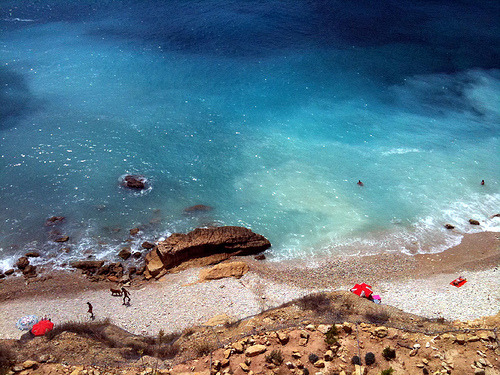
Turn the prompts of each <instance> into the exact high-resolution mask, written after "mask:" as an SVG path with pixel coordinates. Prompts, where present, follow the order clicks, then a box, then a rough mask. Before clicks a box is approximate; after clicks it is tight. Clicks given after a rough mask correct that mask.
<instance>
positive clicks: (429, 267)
mask: <svg viewBox="0 0 500 375" xmlns="http://www.w3.org/2000/svg"><path fill="white" fill-rule="evenodd" d="M471 246H473V247H474V249H471ZM472 250H474V254H475V255H471V252H472ZM471 256H474V257H475V259H476V262H473V263H470V262H469V257H471ZM499 258H500V251H499V239H498V234H497V233H489V232H485V233H479V234H474V235H470V236H466V238H464V240H463V241H462V244H460V245H458V246H456V247H454V248H451V249H449V250H447V251H445V252H444V253H441V254H434V255H426V256H420V257H410V256H403V255H397V256H396V255H390V256H388V257H384V256H382V257H376V256H375V257H364V258H362V259H355V258H348V259H342V260H331V259H330V260H326V259H325V260H324V262H323V263H322V264H320V265H319V266H314V267H311V266H309V267H307V266H305V265H303V264H302V265H301V266H300V268H299V265H297V264H275V263H271V262H258V261H255V260H253V259H252V258H248V259H245V261H247V262H248V263H249V265H250V271H249V272H248V273H247V274H245V275H244V276H243V277H242V278H240V279H235V278H224V279H219V280H212V281H206V282H199V272H200V269H199V268H192V269H188V270H184V271H181V272H179V273H175V274H167V275H165V276H163V277H162V278H161V279H159V280H156V281H149V282H139V283H135V284H133V285H131V286H130V287H129V291H130V293H131V297H132V301H131V304H130V305H129V306H124V305H122V299H121V298H120V297H113V296H111V293H110V291H109V287H110V285H111V283H106V282H100V283H91V282H89V281H88V280H85V279H84V278H83V276H81V275H79V273H78V272H72V273H65V274H63V276H61V277H59V276H58V275H57V274H55V275H52V276H50V277H47V278H45V280H43V278H42V281H37V282H30V283H25V282H24V280H21V278H17V280H14V278H13V279H11V280H7V281H5V280H4V281H3V282H2V284H0V285H1V289H0V302H1V305H0V306H1V307H0V313H1V315H2V319H1V320H0V339H18V338H19V337H20V336H21V335H22V333H23V332H22V331H19V330H18V329H17V328H16V326H15V323H16V321H17V319H18V318H19V317H21V316H24V315H28V314H34V315H37V316H39V317H43V316H47V317H50V318H51V319H52V321H53V322H54V323H55V324H57V323H61V322H65V321H70V320H72V321H89V320H90V318H89V314H87V304H86V302H88V301H89V302H91V303H92V305H93V307H94V314H95V317H96V319H104V318H109V319H110V320H111V322H112V323H114V324H116V325H118V326H119V327H121V328H123V329H125V330H127V331H130V332H132V333H134V334H141V335H156V334H158V332H159V331H160V330H164V331H165V332H178V331H182V330H183V329H185V328H188V327H190V326H193V325H200V324H204V323H206V322H207V321H208V320H209V319H211V318H213V317H215V316H218V315H222V314H226V315H227V316H229V318H230V319H232V320H239V319H243V318H247V317H250V316H253V315H256V314H259V313H260V312H262V311H264V310H267V309H270V308H273V307H277V306H279V305H281V304H283V303H285V302H288V301H291V300H293V299H296V298H299V297H301V296H304V295H306V294H309V293H313V292H316V291H334V290H348V289H349V288H350V287H351V286H352V285H353V283H354V282H362V281H366V282H368V283H370V284H371V285H372V286H373V288H374V291H375V292H376V294H380V295H381V296H382V303H383V304H387V305H392V306H395V307H397V308H399V309H401V310H404V311H406V312H410V313H414V314H417V315H421V316H424V317H428V318H440V317H442V318H445V319H448V320H473V319H477V318H480V317H483V316H490V315H495V314H496V313H498V311H499V310H500V297H499V296H500V270H499V269H498V265H499ZM332 264H337V266H336V267H335V266H332ZM377 270H378V271H377ZM450 271H452V272H450ZM340 274H341V275H343V276H342V277H341V276H339V275H340ZM458 276H463V277H465V278H467V280H468V281H467V283H466V284H465V285H464V286H462V287H461V288H456V287H454V286H452V285H450V282H451V281H452V280H453V279H454V278H456V277H458Z"/></svg>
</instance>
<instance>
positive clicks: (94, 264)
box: [70, 260, 104, 270]
mask: <svg viewBox="0 0 500 375" xmlns="http://www.w3.org/2000/svg"><path fill="white" fill-rule="evenodd" d="M103 265H104V261H103V260H77V261H74V262H71V263H70V266H71V267H73V268H78V269H81V270H88V269H97V268H101V267H102V266H103Z"/></svg>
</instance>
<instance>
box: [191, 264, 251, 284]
mask: <svg viewBox="0 0 500 375" xmlns="http://www.w3.org/2000/svg"><path fill="white" fill-rule="evenodd" d="M249 269H250V268H249V267H248V264H246V263H245V262H231V263H221V264H217V265H215V266H213V267H212V268H210V269H205V270H202V271H201V272H200V280H202V281H204V280H218V279H223V278H225V277H234V278H236V279H239V278H241V277H242V276H243V275H244V274H246V273H247V272H248V270H249Z"/></svg>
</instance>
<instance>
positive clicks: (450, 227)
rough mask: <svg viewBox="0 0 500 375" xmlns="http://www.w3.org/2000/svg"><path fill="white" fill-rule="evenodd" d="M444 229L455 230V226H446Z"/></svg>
mask: <svg viewBox="0 0 500 375" xmlns="http://www.w3.org/2000/svg"><path fill="white" fill-rule="evenodd" d="M444 227H445V228H446V229H455V226H454V225H451V224H445V225H444Z"/></svg>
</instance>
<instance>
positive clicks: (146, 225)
mask: <svg viewBox="0 0 500 375" xmlns="http://www.w3.org/2000/svg"><path fill="white" fill-rule="evenodd" d="M165 3H166V4H165ZM0 5H1V10H0V29H1V37H0V40H1V43H0V64H1V66H0V83H1V84H2V89H1V91H0V107H1V108H2V109H1V112H0V173H1V181H2V184H0V255H1V260H0V270H1V269H2V268H7V267H9V266H10V265H12V262H13V260H14V259H15V258H16V257H17V256H19V255H22V254H23V253H24V252H26V251H27V250H28V249H33V248H37V249H42V250H43V253H44V256H45V258H44V259H43V261H46V260H47V258H50V259H52V260H51V261H52V262H53V263H54V264H61V263H63V262H65V261H66V260H67V259H68V257H81V256H87V255H89V254H92V255H95V256H96V257H98V258H110V259H111V258H113V257H114V256H115V255H116V253H117V251H118V250H119V249H120V248H121V247H123V246H125V245H130V244H132V248H134V249H135V248H136V247H137V245H138V243H140V242H141V241H142V240H144V239H157V238H159V237H162V236H166V235H168V234H170V233H172V232H174V231H181V232H185V231H188V230H191V229H193V228H195V227H198V226H205V225H212V224H216V225H243V226H247V227H250V228H252V229H253V230H254V231H256V232H258V233H261V234H263V235H265V236H266V237H268V238H269V239H270V240H271V242H272V244H273V247H272V249H271V251H270V253H269V254H270V257H271V258H272V259H276V260H281V259H287V258H307V257H310V256H312V255H316V254H325V253H326V254H329V253H332V252H333V253H335V254H338V253H345V254H352V253H357V252H360V253H368V252H375V251H380V250H382V251H392V250H397V251H406V252H410V253H415V252H420V251H439V250H442V249H444V248H445V247H446V246H449V245H451V244H453V243H456V242H457V241H459V239H460V235H459V234H458V233H451V232H449V231H446V230H445V229H443V227H442V225H443V223H445V222H450V223H452V224H455V225H457V227H458V228H459V229H460V231H461V232H471V231H480V230H486V229H489V230H498V229H499V228H500V221H499V219H498V218H496V219H490V218H489V217H490V216H491V215H493V214H495V213H497V212H498V210H499V207H500V193H499V188H498V187H499V183H498V181H499V177H500V169H499V168H498V165H500V153H499V150H498V148H499V140H498V134H499V132H498V131H499V128H500V70H499V61H500V59H499V58H498V51H499V47H500V26H499V23H498V20H499V19H500V5H499V4H497V3H496V2H489V1H479V2H474V3H473V4H468V3H466V2H462V3H457V2H444V1H433V2H430V1H420V2H408V3H405V2H403V3H402V2H386V3H384V4H380V3H376V2H373V1H361V2H357V3H356V4H355V5H352V4H346V3H345V2H337V1H319V2H308V1H284V2H283V1H232V2H231V1H229V2H228V1H216V0H211V1H189V2H188V1H181V0H178V1H169V2H162V1H137V0H136V1H100V2H95V1H90V0H86V1H78V2H68V1H48V2H44V3H43V4H41V3H40V2H24V1H23V2H19V1H1V2H0ZM450 15H452V16H450ZM127 173H133V174H140V175H144V176H146V177H147V178H148V181H149V184H150V187H151V188H150V189H148V190H147V191H145V192H142V193H134V192H131V191H127V190H125V189H123V188H121V187H120V186H119V179H120V177H121V176H123V175H124V174H127ZM359 179H360V180H362V181H363V182H364V186H363V187H360V186H357V185H356V182H357V181H358V180H359ZM482 179H484V180H485V181H486V184H485V185H484V186H481V185H480V181H481V180H482ZM195 204H205V205H209V206H212V207H214V209H213V210H212V211H210V212H204V213H200V214H197V215H186V214H185V213H184V212H183V210H184V208H186V207H188V206H192V205H195ZM52 215H62V216H65V217H66V219H65V222H64V224H63V225H62V226H61V228H60V231H61V233H63V234H67V235H69V236H70V237H71V239H70V242H69V244H68V243H66V244H63V245H56V244H54V243H53V242H51V241H50V240H49V231H50V229H48V228H46V227H44V222H45V220H46V218H48V217H50V216H52ZM469 218H476V219H478V220H480V221H481V222H482V225H481V227H479V228H478V227H472V226H470V225H469V224H468V219H469ZM136 226H139V227H140V228H141V229H142V232H141V237H140V238H137V239H135V240H134V241H132V243H130V242H127V239H128V229H130V228H133V227H136ZM61 247H69V248H70V249H71V250H70V252H69V253H66V252H64V251H61ZM39 262H42V260H40V261H39Z"/></svg>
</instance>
